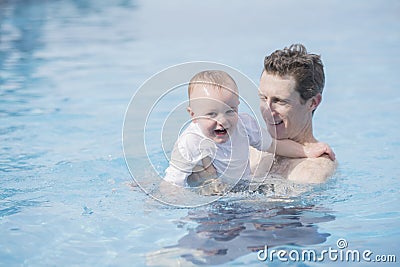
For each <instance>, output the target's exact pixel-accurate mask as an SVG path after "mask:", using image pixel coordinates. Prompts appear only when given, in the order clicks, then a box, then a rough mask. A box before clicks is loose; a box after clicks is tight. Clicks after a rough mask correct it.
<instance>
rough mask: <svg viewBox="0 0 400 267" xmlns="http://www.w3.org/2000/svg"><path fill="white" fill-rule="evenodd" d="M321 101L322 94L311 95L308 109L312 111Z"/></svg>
mask: <svg viewBox="0 0 400 267" xmlns="http://www.w3.org/2000/svg"><path fill="white" fill-rule="evenodd" d="M321 101H322V95H321V94H320V93H318V94H317V95H315V96H313V97H312V98H311V102H310V106H309V107H310V109H311V110H312V111H314V110H316V109H317V107H318V106H319V104H320V103H321Z"/></svg>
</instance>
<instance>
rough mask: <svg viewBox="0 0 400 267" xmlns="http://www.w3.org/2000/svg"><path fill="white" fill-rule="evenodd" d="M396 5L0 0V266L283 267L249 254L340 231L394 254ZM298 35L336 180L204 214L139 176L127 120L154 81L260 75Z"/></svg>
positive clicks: (324, 245)
mask: <svg viewBox="0 0 400 267" xmlns="http://www.w3.org/2000/svg"><path fill="white" fill-rule="evenodd" d="M398 14H400V3H399V2H398V1H395V0H388V1H384V2H382V1H377V0H372V1H368V2H366V1H361V0H356V1H351V2H347V3H345V4H344V3H343V2H342V1H333V0H329V1H323V2H321V1H316V0H307V1H301V2H299V1H297V2H293V1H251V2H245V1H232V2H231V3H229V5H228V4H226V3H225V2H224V1H211V0H208V1H197V2H194V1H191V2H183V3H182V2H180V1H168V4H167V3H160V2H159V1H129V0H120V1H80V0H65V1H23V0H15V1H7V0H6V1H0V237H1V238H0V266H146V265H148V266H178V264H181V265H182V266H191V265H204V264H206V265H216V264H221V266H226V265H229V266H241V265H246V266H267V265H268V266H279V265H281V264H283V263H281V262H279V261H278V260H277V259H275V260H274V261H273V262H272V263H271V262H269V261H268V260H267V261H266V262H261V261H259V260H258V259H257V253H256V252H252V251H257V250H259V249H261V248H263V247H264V245H269V246H270V249H274V248H275V249H278V248H279V249H285V250H291V249H297V250H301V249H315V250H316V251H322V250H324V249H328V248H330V247H332V248H334V249H338V247H337V241H338V240H339V239H341V238H344V239H345V240H346V241H347V243H348V249H352V250H359V251H364V250H371V251H372V252H373V255H396V256H397V262H399V261H400V258H399V257H400V249H399V247H400V243H399V238H400V231H399V227H398V226H399V222H400V220H399V219H400V212H399V207H400V205H399V197H398V194H399V189H400V180H399V176H400V165H399V162H400V156H399V152H398V151H399V150H400V141H399V136H400V125H399V123H398V122H397V121H398V117H399V115H400V112H399V108H398V107H399V104H400V96H399V94H398V92H397V88H399V87H400V82H399V79H398V66H399V64H400V56H399V43H400V19H399V16H398ZM296 42H302V43H304V44H305V45H306V46H307V48H308V49H309V50H310V51H311V52H315V53H320V54H321V55H322V59H323V61H324V64H325V66H326V76H327V81H326V87H325V92H324V94H323V97H324V99H323V102H322V104H321V106H320V107H319V108H318V110H317V111H316V114H315V116H314V117H315V118H314V130H315V135H316V136H317V138H319V139H320V140H323V141H325V142H327V143H329V144H331V146H332V147H333V149H334V150H335V152H336V155H337V158H338V160H339V163H340V165H339V168H338V172H337V173H336V174H335V176H334V177H333V178H332V179H330V180H329V181H328V182H327V183H326V184H324V185H320V186H315V187H304V186H296V185H291V184H284V183H283V182H281V184H279V182H276V184H275V185H274V186H276V191H275V192H272V191H269V192H270V193H267V194H265V195H260V194H244V193H243V194H240V193H238V194H231V195H228V196H226V197H224V198H223V199H221V200H220V201H218V202H215V203H213V204H211V205H208V206H203V207H200V208H196V209H185V208H181V209H178V208H173V207H170V206H165V205H162V204H161V203H159V202H157V201H155V200H153V199H152V198H150V197H148V196H147V195H145V194H144V193H143V192H142V191H141V190H140V189H139V188H138V187H137V186H136V185H135V183H133V180H132V178H131V176H130V173H129V171H128V168H127V166H126V163H125V160H124V156H123V148H122V125H123V120H124V115H125V111H126V108H127V106H128V104H129V101H130V99H131V97H132V95H133V94H134V93H135V91H136V90H137V89H138V88H139V87H140V86H141V85H142V84H143V82H144V81H145V80H146V79H148V78H149V77H150V76H151V75H153V74H155V73H157V72H158V71H160V70H162V69H164V68H167V67H169V66H171V65H175V64H180V63H182V62H187V61H193V60H196V61H197V60H204V61H216V62H220V63H223V64H227V65H229V66H232V67H234V68H236V69H238V70H240V71H242V72H243V73H244V74H246V75H248V76H249V77H250V78H251V79H252V80H253V81H254V82H255V83H256V84H258V78H259V75H260V72H261V69H262V62H263V58H264V56H265V55H266V54H268V53H270V52H272V51H274V50H275V49H278V48H283V47H284V46H287V45H289V44H291V43H296ZM255 97H257V96H256V95H255ZM254 109H255V110H256V111H258V108H257V107H254ZM141 115H142V114H138V116H141ZM182 116H187V115H186V114H183V115H182ZM132 134H135V132H133V133H132ZM137 134H138V133H137ZM138 136H139V134H138ZM138 141H141V140H138ZM157 153H159V151H154V154H152V156H153V157H154V158H155V159H157V157H158V156H160V155H158V154H157ZM160 157H161V156H160ZM144 159H145V158H144V156H143V155H137V159H136V160H137V166H134V167H135V168H138V169H140V168H141V166H142V165H141V161H143V160H144ZM161 165H162V164H161ZM158 167H160V168H162V167H165V166H164V165H162V166H158ZM271 183H273V181H271ZM279 188H281V189H279ZM271 192H272V193H271ZM284 264H285V265H290V266H317V265H322V264H330V265H340V266H343V265H344V263H343V262H339V261H336V262H335V261H329V260H325V261H324V262H310V261H306V262H290V263H284ZM346 264H350V263H346ZM352 265H356V266H357V265H358V266H366V263H365V262H364V263H362V262H361V263H352ZM369 265H370V266H375V265H379V266H381V265H384V264H382V263H379V264H378V263H373V262H371V263H368V266H369ZM387 265H389V266H395V265H396V264H395V263H387Z"/></svg>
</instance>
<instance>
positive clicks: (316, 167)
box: [287, 156, 338, 183]
mask: <svg viewBox="0 0 400 267" xmlns="http://www.w3.org/2000/svg"><path fill="white" fill-rule="evenodd" d="M337 164H338V163H337V161H336V160H335V161H332V160H331V159H329V157H328V156H322V157H319V158H303V159H290V167H289V172H288V177H287V178H288V179H289V180H292V181H295V182H300V183H323V182H325V181H326V180H327V179H328V178H329V177H331V176H332V175H333V174H334V172H335V170H336V167H337Z"/></svg>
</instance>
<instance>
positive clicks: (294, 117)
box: [259, 71, 316, 142]
mask: <svg viewBox="0 0 400 267" xmlns="http://www.w3.org/2000/svg"><path fill="white" fill-rule="evenodd" d="M295 88H296V82H295V80H294V78H293V77H290V76H288V77H281V76H277V75H272V74H267V73H266V72H265V71H264V73H263V74H262V76H261V80H260V88H259V95H260V100H261V102H260V109H261V113H262V116H263V118H264V120H265V123H266V124H267V128H268V132H269V133H270V134H271V136H272V137H273V138H275V139H286V138H288V139H291V140H294V141H298V142H301V141H302V140H303V139H304V138H305V136H306V135H307V134H309V131H312V128H311V120H312V110H313V109H315V108H316V106H313V105H312V103H311V102H312V101H313V100H312V99H309V100H307V101H306V102H305V103H304V104H302V103H301V101H300V100H301V97H300V94H299V93H298V92H297V91H296V90H295Z"/></svg>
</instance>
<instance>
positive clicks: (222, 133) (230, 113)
mask: <svg viewBox="0 0 400 267" xmlns="http://www.w3.org/2000/svg"><path fill="white" fill-rule="evenodd" d="M238 106H239V96H238V94H237V89H236V88H235V87H234V90H231V89H227V88H221V89H218V88H215V87H213V86H212V85H203V84H199V85H197V86H196V87H195V89H194V90H193V92H192V93H191V96H190V106H189V107H188V111H189V113H190V116H191V117H192V121H193V122H194V123H198V125H199V127H200V129H201V131H202V132H203V134H204V135H205V136H207V137H208V138H210V139H211V140H213V141H214V142H216V143H218V144H221V143H225V142H226V141H228V140H229V136H230V135H231V134H232V133H233V131H234V129H235V128H236V125H237V122H238Z"/></svg>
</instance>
